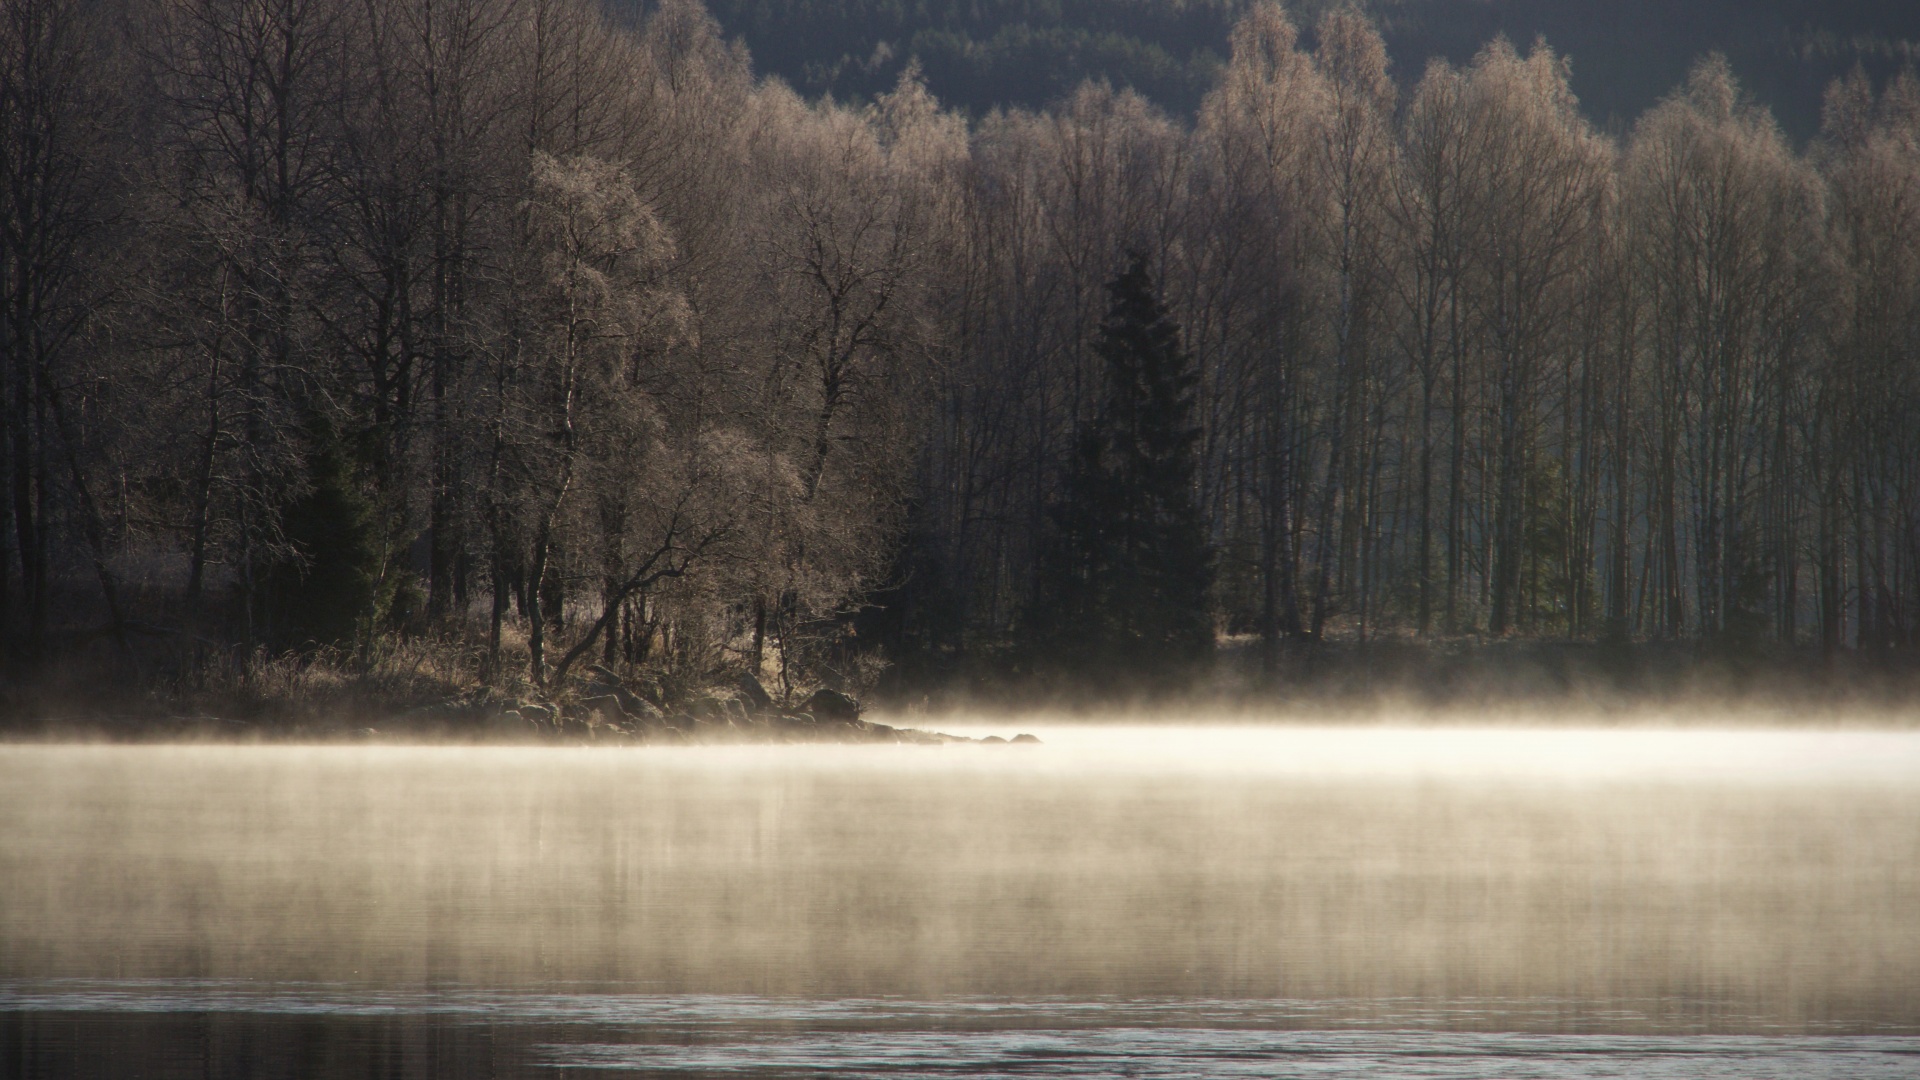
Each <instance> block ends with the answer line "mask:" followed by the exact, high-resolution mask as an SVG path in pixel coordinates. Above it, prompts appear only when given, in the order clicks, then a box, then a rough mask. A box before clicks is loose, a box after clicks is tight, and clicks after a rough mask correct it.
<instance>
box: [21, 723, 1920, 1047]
mask: <svg viewBox="0 0 1920 1080" xmlns="http://www.w3.org/2000/svg"><path fill="white" fill-rule="evenodd" d="M1003 733H1004V732H1003ZM1038 733H1039V734H1040V735H1041V736H1042V738H1043V739H1045V740H1046V745H1044V746H1041V747H1037V748H1030V749H1029V748H1013V747H984V746H953V747H945V748H927V747H857V748H828V747H767V748H750V747H725V748H721V747H716V748H679V749H669V748H648V749H631V750H587V749H559V748H525V747H517V748H430V747H379V746H359V747H339V746H336V747H318V748H301V747H284V746H279V747H190V746H149V747H128V746H0V823H3V824H0V1050H5V1051H7V1052H6V1053H4V1054H0V1060H4V1061H7V1062H26V1061H33V1062H38V1063H39V1064H37V1065H32V1066H30V1067H28V1068H27V1069H26V1071H25V1073H21V1072H20V1070H19V1069H17V1068H15V1067H14V1066H13V1065H10V1064H9V1065H0V1075H36V1076H37V1075H46V1076H60V1075H87V1074H89V1072H90V1070H88V1069H86V1068H80V1067H73V1068H69V1067H66V1066H62V1065H61V1064H59V1063H60V1062H62V1061H67V1062H73V1061H79V1060H81V1059H82V1058H84V1057H85V1055H87V1054H89V1053H98V1052H104V1051H103V1050H102V1048H107V1047H120V1048H121V1049H127V1048H128V1047H133V1046H136V1045H137V1046H139V1047H153V1048H156V1049H155V1054H156V1055H158V1056H157V1057H156V1058H155V1062H156V1063H155V1064H154V1065H153V1066H152V1067H151V1068H148V1069H146V1070H145V1071H143V1072H142V1073H141V1074H142V1075H188V1074H191V1075H195V1076H200V1075H274V1074H276V1073H277V1072H280V1071H282V1068H281V1066H280V1065H277V1064H274V1062H276V1061H284V1062H292V1063H297V1062H298V1061H300V1060H302V1059H303V1058H306V1057H310V1056H311V1055H313V1054H320V1055H322V1056H327V1059H328V1060H336V1059H337V1060H338V1061H339V1062H342V1063H348V1064H341V1065H340V1068H339V1069H337V1070H335V1071H334V1072H331V1073H329V1072H327V1071H325V1070H307V1072H308V1073H311V1072H315V1071H318V1072H319V1074H320V1075H357V1074H359V1073H356V1072H355V1071H354V1070H355V1069H356V1068H357V1066H356V1065H352V1064H350V1063H351V1062H362V1061H372V1060H374V1058H377V1057H379V1056H380V1055H387V1057H389V1058H392V1059H393V1060H395V1061H401V1060H407V1061H411V1060H413V1058H412V1057H410V1056H409V1055H413V1054H414V1053H415V1051H416V1050H417V1049H418V1048H420V1047H426V1048H427V1049H426V1050H421V1051H420V1052H421V1053H426V1054H428V1056H429V1057H430V1058H431V1059H432V1061H433V1062H438V1063H440V1064H433V1065H431V1066H430V1067H429V1066H419V1067H418V1068H415V1066H407V1068H408V1069H413V1070H414V1071H411V1072H406V1071H396V1075H418V1076H439V1075H465V1074H469V1073H463V1072H461V1071H459V1070H452V1071H449V1070H450V1069H451V1066H450V1065H446V1063H455V1064H458V1063H468V1062H478V1063H480V1064H483V1065H487V1067H488V1069H492V1071H494V1072H495V1073H496V1074H500V1075H508V1074H511V1073H512V1071H513V1070H515V1069H519V1068H522V1067H527V1068H536V1069H546V1070H547V1074H548V1075H551V1072H552V1069H551V1067H554V1066H567V1067H578V1068H615V1069H626V1070H640V1071H643V1072H653V1073H656V1074H661V1075H689V1076H696V1075H723V1074H724V1075H742V1074H749V1073H750V1074H753V1075H762V1074H765V1075H783V1074H787V1073H789V1072H791V1073H793V1074H796V1075H799V1074H818V1073H822V1072H825V1073H832V1074H836V1075H840V1074H860V1075H868V1074H870V1075H904V1074H906V1073H908V1072H913V1071H918V1070H920V1069H921V1068H922V1067H923V1066H926V1065H929V1064H930V1063H932V1062H934V1061H953V1062H965V1063H970V1064H965V1065H955V1066H953V1068H954V1070H955V1071H957V1072H960V1073H965V1074H967V1075H996V1074H1006V1075H1036V1074H1039V1075H1046V1074H1049V1073H1053V1074H1067V1073H1071V1074H1073V1075H1102V1074H1109V1073H1110V1074H1113V1075H1119V1074H1121V1072H1122V1071H1124V1072H1125V1074H1126V1075H1141V1076H1158V1075H1195V1074H1207V1075H1275V1074H1276V1073H1275V1072H1274V1069H1275V1068H1276V1067H1277V1066H1275V1065H1274V1064H1273V1063H1274V1062H1284V1063H1285V1067H1284V1070H1283V1071H1282V1072H1281V1073H1279V1074H1280V1075H1300V1076H1323V1075H1324V1076H1339V1075H1369V1074H1374V1075H1379V1074H1385V1075H1425V1076H1452V1075H1484V1074H1485V1070H1484V1069H1483V1068H1482V1069H1480V1071H1478V1072H1476V1071H1475V1070H1476V1068H1478V1067H1476V1066H1473V1065H1471V1064H1463V1063H1470V1062H1473V1061H1480V1062H1481V1063H1482V1064H1483V1065H1484V1063H1485V1062H1486V1061H1490V1060H1494V1059H1496V1058H1497V1059H1499V1060H1502V1061H1509V1060H1510V1061H1512V1062H1532V1063H1535V1064H1525V1065H1519V1064H1516V1065H1514V1066H1513V1067H1512V1068H1508V1067H1506V1066H1502V1068H1501V1070H1500V1075H1503V1076H1508V1075H1510V1076H1523V1075H1540V1076H1584V1075H1628V1074H1630V1075H1663V1073H1662V1072H1661V1070H1663V1069H1665V1070H1667V1072H1669V1073H1671V1074H1673V1075H1682V1074H1684V1075H1689V1076H1702V1075H1721V1074H1722V1073H1724V1074H1725V1075H1741V1076H1757V1075H1781V1076H1789V1075H1791V1076H1802V1075H1835V1076H1840V1075H1849V1076H1870V1075H1908V1076H1911V1075H1920V1058H1916V1057H1914V1056H1913V1051H1914V1046H1913V1043H1912V1040H1911V1039H1910V1038H1908V1037H1910V1036H1914V1035H1920V915H1916V914H1915V913H1916V912H1920V734H1915V733H1910V732H1885V731H1878V732H1876V731H1782V730H1769V731H1764V732H1739V731H1702V730H1690V731H1662V730H1646V729H1630V730H1612V731H1603V730H1552V729H1478V730H1473V729H1457V728H1455V729H1448V728H1425V729H1419V728H1398V729H1396V728H1384V727H1367V728H1342V729H1312V728H1297V727H1293V728H1289V727H1270V728H1260V727H1240V728H1230V727H1229V728H1222V727H1215V728H1191V727H1180V728H1167V727H1161V728H1117V727H1110V726H1109V727H1101V726H1060V727H1055V728H1041V729H1039V730H1038ZM75 980H83V981H75ZM89 980H90V981H89ZM101 980H105V981H104V982H102V981H101ZM182 980H185V981H182ZM559 991H564V992H565V994H564V995H563V996H555V995H556V992H559ZM916 1001H917V1002H922V1003H923V1004H918V1005H916V1004H912V1002H916ZM1076 1001H1077V1002H1082V1003H1083V1004H1079V1005H1073V1004H1070V1003H1071V1002H1076ZM1408 1031H1418V1032H1421V1033H1422V1034H1420V1035H1419V1036H1418V1037H1415V1036H1413V1035H1408V1034H1406V1032H1408ZM1330 1032H1332V1033H1343V1034H1328V1033H1330ZM1409 1040H1411V1041H1409ZM1543 1040H1544V1041H1543ZM1556 1040H1557V1041H1556ZM196 1047H197V1048H198V1050H194V1048H196ZM19 1048H28V1049H30V1050H31V1053H28V1054H25V1055H24V1056H23V1055H22V1054H15V1053H14V1050H15V1049H19ZM168 1048H173V1049H168ZM210 1048H212V1049H210ZM175 1049H178V1050H179V1051H180V1053H182V1054H186V1055H187V1057H192V1056H193V1053H198V1054H199V1055H200V1057H199V1058H198V1059H196V1060H212V1059H211V1058H208V1057H207V1055H208V1054H213V1055H214V1057H217V1058H220V1060H229V1059H231V1060H233V1061H243V1062H251V1063H252V1065H250V1066H249V1070H250V1071H238V1072H236V1071H232V1070H228V1071H225V1072H222V1071H220V1069H219V1068H214V1067H211V1066H209V1067H206V1068H201V1067H200V1066H191V1065H189V1064H182V1065H180V1066H179V1068H178V1069H176V1070H174V1071H173V1072H171V1073H170V1072H169V1071H168V1070H169V1069H170V1068H172V1066H167V1065H165V1064H164V1061H166V1060H171V1058H169V1057H168V1055H171V1054H173V1053H174V1050H175ZM189 1051H192V1053H189ZM216 1051H217V1052H216ZM36 1054H37V1055H39V1056H38V1057H35V1056H33V1055H36ZM63 1055H64V1056H63ZM223 1055H224V1056H223ZM274 1055H282V1057H278V1058H276V1057H274ZM367 1055H373V1057H371V1058H370V1057H368V1056H367ZM434 1055H438V1056H434ZM1756 1055H1757V1056H1756ZM110 1056H111V1055H110ZM1802 1058H1806V1061H1802V1060H1801V1059H1802ZM1122 1059H1125V1060H1126V1061H1128V1062H1129V1064H1128V1065H1127V1066H1126V1070H1121V1069H1120V1065H1119V1064H1117V1062H1119V1061H1121V1060H1122ZM1814 1059H1818V1061H1820V1062H1822V1063H1824V1064H1821V1065H1819V1067H1818V1068H1814V1067H1813V1066H1812V1065H1808V1064H1807V1061H1811V1060H1814ZM182 1060H183V1061H184V1060H185V1058H183V1059H182ZM383 1060H384V1059H383ZM422 1060H425V1059H422ZM1599 1061H1609V1062H1612V1064H1610V1065H1607V1066H1605V1068H1604V1069H1603V1068H1602V1067H1601V1066H1599V1065H1594V1064H1593V1063H1594V1062H1599ZM1757 1061H1764V1062H1767V1064H1765V1065H1764V1067H1762V1066H1760V1065H1755V1064H1754V1063H1755V1062H1757ZM1367 1062H1373V1063H1374V1064H1371V1065H1369V1064H1367ZM1542 1062H1544V1063H1546V1064H1539V1063H1542ZM1628 1062H1631V1063H1632V1064H1626V1063H1628ZM1663 1062H1664V1063H1665V1064H1662V1063H1663ZM1742 1062H1745V1064H1742ZM1796 1062H1798V1064H1795V1063H1796ZM488 1063H492V1064H490V1065H489V1064H488ZM1103 1063H1104V1064H1103ZM1263 1063H1264V1064H1263ZM1383 1063H1384V1064H1383ZM1583 1063H1584V1064H1583ZM1903 1063H1904V1064H1903ZM443 1066H445V1067H443ZM1536 1066H1537V1067H1536ZM1590 1066H1591V1067H1590ZM286 1067H287V1068H288V1069H291V1070H293V1071H292V1072H290V1073H288V1074H289V1075H293V1074H302V1073H301V1071H300V1070H299V1069H297V1068H295V1067H294V1066H293V1065H291V1064H289V1065H287V1066H286ZM221 1068H224V1066H222V1067H221ZM329 1068H331V1067H329ZM372 1068H373V1066H369V1069H372ZM383 1068H384V1067H383ZM461 1068H462V1069H464V1068H465V1065H461ZM476 1068H478V1067H477V1066H476ZM1582 1069H1585V1070H1587V1071H1580V1070H1582ZM1606 1069H1612V1070H1614V1071H1613V1072H1607V1071H1605V1070H1606ZM1716 1069H1717V1070H1721V1071H1720V1072H1715V1071H1714V1070H1716ZM196 1070H198V1071H196ZM1236 1070H1238V1071H1236ZM1342 1070H1345V1071H1342ZM1421 1070H1425V1071H1421ZM1530 1070H1531V1071H1530ZM1569 1070H1571V1071H1569ZM1595 1070H1600V1071H1595ZM1674 1070H1680V1071H1674ZM1875 1070H1879V1071H1878V1072H1876V1071H1875ZM1889 1070H1891V1071H1889ZM1901 1070H1904V1071H1901ZM364 1071H366V1070H362V1072H364ZM389 1071H392V1070H389ZM478 1071H480V1072H482V1073H484V1072H486V1071H487V1069H479V1070H478Z"/></svg>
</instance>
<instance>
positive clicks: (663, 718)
mask: <svg viewBox="0 0 1920 1080" xmlns="http://www.w3.org/2000/svg"><path fill="white" fill-rule="evenodd" d="M621 705H622V707H624V708H625V709H626V710H627V715H628V716H631V717H632V718H633V720H634V722H635V723H638V724H646V725H649V726H653V725H659V724H664V723H666V722H667V714H666V713H663V712H661V711H660V707H659V706H657V705H655V704H654V703H653V702H651V701H648V700H647V699H646V698H643V697H636V698H634V699H633V700H632V701H623V702H621Z"/></svg>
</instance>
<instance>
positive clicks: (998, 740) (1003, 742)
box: [980, 735, 1007, 746]
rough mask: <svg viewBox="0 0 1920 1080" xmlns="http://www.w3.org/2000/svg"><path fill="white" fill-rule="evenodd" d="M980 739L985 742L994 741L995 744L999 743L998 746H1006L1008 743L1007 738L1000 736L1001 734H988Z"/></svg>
mask: <svg viewBox="0 0 1920 1080" xmlns="http://www.w3.org/2000/svg"><path fill="white" fill-rule="evenodd" d="M980 741H981V742H983V743H993V744H995V745H998V746H1005V745H1007V740H1005V739H1003V738H1001V737H1000V736H998V735H989V736H987V737H986V738H984V739H981V740H980Z"/></svg>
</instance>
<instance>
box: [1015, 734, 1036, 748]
mask: <svg viewBox="0 0 1920 1080" xmlns="http://www.w3.org/2000/svg"><path fill="white" fill-rule="evenodd" d="M1013 741H1014V742H1017V743H1024V744H1026V745H1028V746H1039V745H1040V739H1039V738H1038V737H1037V736H1034V735H1015V736H1014V737H1013Z"/></svg>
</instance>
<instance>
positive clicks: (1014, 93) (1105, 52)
mask: <svg viewBox="0 0 1920 1080" xmlns="http://www.w3.org/2000/svg"><path fill="white" fill-rule="evenodd" d="M1323 6H1325V4H1324V0H1305V2H1300V3H1295V4H1294V5H1293V7H1294V9H1295V11H1296V12H1297V13H1298V17H1299V20H1300V21H1301V22H1302V23H1311V21H1312V19H1313V17H1314V16H1315V14H1317V12H1318V10H1319V9H1320V8H1321V7H1323ZM1369 6H1370V7H1371V8H1372V9H1373V10H1374V12H1375V13H1376V15H1377V16H1378V17H1380V19H1381V22H1382V25H1383V29H1384V30H1385V33H1386V39H1387V43H1388V46H1389V48H1390V50H1391V52H1392V55H1393V59H1394V62H1395V65H1396V67H1397V74H1398V75H1399V76H1400V78H1401V79H1402V81H1403V82H1405V81H1411V80H1413V79H1416V78H1418V76H1419V73H1420V71H1421V70H1422V69H1423V68H1424V67H1425V66H1426V62H1427V59H1428V58H1429V57H1434V56H1444V57H1446V58H1448V59H1450V60H1452V61H1454V62H1455V63H1464V62H1466V61H1468V60H1470V59H1471V58H1472V56H1473V54H1474V53H1475V52H1476V51H1478V50H1479V48H1480V47H1481V46H1482V45H1483V44H1484V43H1485V42H1487V41H1488V40H1490V39H1491V38H1492V37H1494V36H1495V35H1496V34H1505V35H1506V36H1507V37H1508V38H1510V39H1512V40H1513V41H1514V42H1515V43H1517V44H1520V45H1522V46H1525V45H1526V44H1528V43H1531V42H1532V41H1533V40H1534V39H1535V38H1536V37H1544V38H1546V40H1547V42H1548V44H1550V45H1552V46H1553V48H1554V49H1555V50H1556V51H1558V52H1560V53H1562V54H1565V55H1568V56H1571V57H1573V59H1574V75H1573V85H1574V89H1575V91H1576V92H1577V93H1578V94H1579V95H1580V98H1581V101H1582V102H1583V103H1585V106H1586V109H1587V112H1588V114H1589V116H1591V117H1592V118H1593V119H1594V121H1595V122H1597V123H1599V124H1601V125H1603V126H1605V125H1608V124H1609V123H1610V121H1614V120H1618V121H1619V122H1620V123H1622V124H1624V123H1628V122H1630V121H1631V119H1632V118H1633V117H1635V116H1637V115H1639V114H1640V113H1641V112H1643V111H1644V110H1645V109H1646V108H1647V106H1649V105H1651V104H1653V103H1654V102H1655V101H1657V100H1658V99H1659V98H1660V97H1661V96H1662V95H1664V94H1666V93H1667V92H1668V91H1669V90H1670V89H1672V88H1673V87H1674V86H1675V85H1677V84H1678V83H1679V82H1680V81H1681V80H1682V79H1683V78H1684V77H1685V75H1686V71H1687V67H1688V65H1689V64H1690V63H1691V62H1692V61H1693V60H1694V59H1695V58H1696V57H1698V56H1700V55H1701V54H1703V53H1706V52H1709V51H1713V50H1719V51H1721V52H1724V53H1726V54H1727V56H1728V58H1729V59H1730V60H1731V61H1732V63H1733V68H1734V72H1735V74H1736V75H1737V76H1739V78H1740V79H1741V81H1742V83H1743V84H1744V85H1746V86H1747V87H1749V88H1750V89H1751V90H1752V92H1753V93H1754V95H1755V96H1756V97H1757V98H1759V99H1760V100H1761V101H1763V102H1765V103H1766V104H1768V105H1770V106H1772V108H1773V110H1774V113H1775V115H1776V116H1778V117H1779V118H1780V121H1781V124H1782V125H1783V126H1784V127H1785V128H1786V129H1787V131H1788V132H1789V133H1790V134H1791V135H1792V136H1793V137H1794V138H1795V139H1796V140H1804V139H1806V138H1807V137H1809V136H1810V135H1812V134H1813V132H1814V131H1815V129H1816V128H1817V127H1818V125H1819V114H1820V94H1821V91H1822V89H1823V88H1824V87H1825V86H1826V84H1827V82H1828V81H1829V80H1830V79H1832V78H1833V77H1835V76H1837V75H1840V74H1844V73H1845V72H1846V71H1847V70H1848V69H1849V68H1851V67H1852V66H1853V64H1854V63H1855V62H1860V63H1864V64H1865V65H1866V66H1867V68H1868V70H1869V72H1870V73H1872V74H1874V75H1876V76H1878V75H1884V74H1888V73H1891V72H1892V71H1894V70H1897V69H1898V68H1899V67H1900V66H1901V65H1902V64H1904V63H1906V62H1908V60H1909V59H1911V58H1912V57H1913V56H1914V53H1915V50H1916V48H1917V47H1920V46H1917V45H1916V43H1920V4H1914V3H1907V2H1904V0H1690V2H1687V3H1674V2H1672V0H1376V2H1375V3H1373V4H1371V5H1369ZM712 7H713V13H714V15H715V17H717V18H718V19H719V21H720V23H721V25H722V26H723V27H724V28H725V31H726V33H727V34H728V35H729V36H739V37H741V38H743V39H744V40H745V42H746V44H747V47H748V48H749V49H750V50H751V51H752V54H753V60H754V64H755V65H756V67H757V68H758V69H759V70H760V71H761V72H762V73H767V74H774V75H779V76H780V77H782V78H784V79H786V80H787V81H788V82H790V83H792V84H793V85H794V86H795V87H797V88H799V89H801V90H802V91H804V92H806V93H808V94H821V93H831V94H833V95H834V96H835V97H838V98H841V99H848V98H869V97H871V96H872V95H874V94H876V93H878V92H880V91H883V90H885V89H886V88H888V87H890V86H892V85H893V82H894V80H895V79H896V78H897V77H898V75H899V73H900V70H901V69H902V68H903V67H905V66H906V64H907V63H908V62H909V61H910V60H911V59H913V58H918V59H919V61H920V63H921V66H922V67H923V68H924V69H925V71H926V74H927V79H928V83H929V86H930V88H931V89H932V90H933V92H934V93H935V94H936V95H937V96H938V97H939V98H940V99H941V100H942V101H944V102H947V103H949V104H951V105H955V106H959V107H962V108H964V109H966V110H968V111H970V112H973V113H974V114H976V115H977V114H979V113H982V112H985V111H986V110H988V109H991V108H993V107H994V106H997V105H1019V106H1028V107H1037V106H1040V105H1044V104H1045V103H1047V102H1049V101H1051V100H1053V99H1055V98H1057V97H1059V96H1060V95H1061V94H1062V93H1064V92H1065V91H1066V90H1068V89H1070V88H1072V87H1073V86H1075V85H1076V84H1078V83H1079V82H1080V81H1081V80H1082V79H1085V78H1105V79H1108V80H1110V81H1111V82H1113V83H1114V84H1115V85H1116V86H1126V87H1132V88H1133V89H1135V90H1138V91H1140V92H1141V93H1143V94H1145V95H1146V96H1147V97H1149V98H1151V99H1153V100H1154V101H1156V102H1158V103H1159V104H1161V105H1162V106H1163V107H1165V108H1167V109H1168V110H1170V111H1172V112H1175V113H1182V114H1185V113H1191V112H1192V111H1193V109H1194V108H1195V107H1197V106H1198V104H1199V102H1200V99H1201V97H1202V96H1203V95H1204V94H1205V93H1206V90H1207V87H1208V86H1209V85H1210V84H1211V81H1212V77H1213V73H1214V71H1215V70H1216V69H1217V67H1218V65H1219V63H1220V62H1221V60H1222V58H1223V57H1224V55H1225V53H1226V48H1227V45H1226V43H1227V35H1228V32H1229V30H1230V29H1231V27H1232V25H1233V23H1234V21H1235V19H1237V18H1238V17H1239V16H1240V14H1241V13H1242V12H1243V11H1244V10H1245V8H1246V7H1247V0H714V2H713V5H712Z"/></svg>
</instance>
